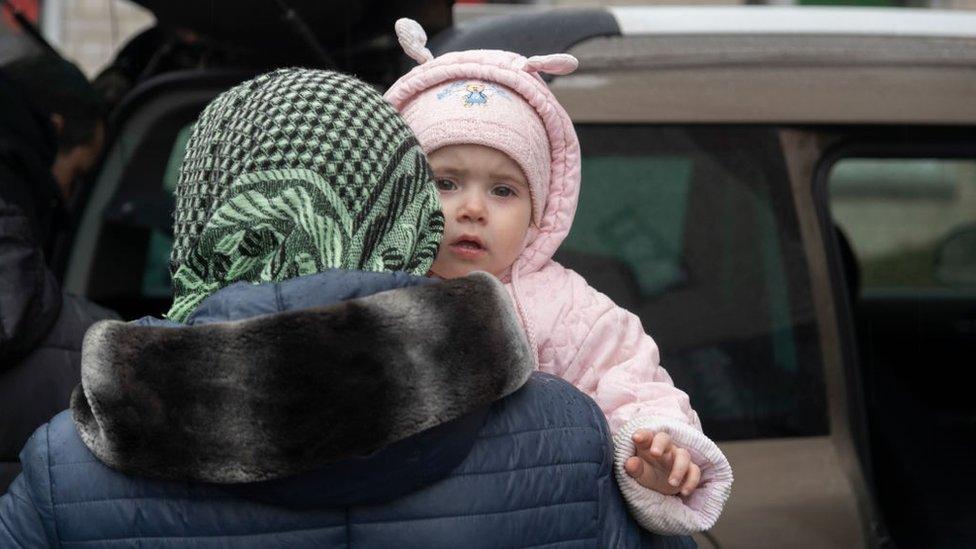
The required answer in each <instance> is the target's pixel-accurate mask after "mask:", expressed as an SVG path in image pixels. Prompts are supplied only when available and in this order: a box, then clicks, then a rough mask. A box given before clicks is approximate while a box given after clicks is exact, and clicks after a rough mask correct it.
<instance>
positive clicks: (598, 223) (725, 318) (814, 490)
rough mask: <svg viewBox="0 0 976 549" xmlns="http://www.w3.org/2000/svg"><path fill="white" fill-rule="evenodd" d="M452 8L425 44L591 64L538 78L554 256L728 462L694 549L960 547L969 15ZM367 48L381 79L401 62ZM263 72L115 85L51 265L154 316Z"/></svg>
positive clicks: (975, 119) (968, 420)
mask: <svg viewBox="0 0 976 549" xmlns="http://www.w3.org/2000/svg"><path fill="white" fill-rule="evenodd" d="M513 9H514V8H513ZM461 13H463V12H461ZM457 19H458V21H460V22H459V23H458V24H456V25H453V26H450V27H447V28H445V29H444V30H443V31H442V32H440V33H438V34H437V35H436V36H433V37H432V39H431V42H430V44H429V46H430V48H431V49H432V50H433V51H434V53H435V55H436V54H439V53H443V52H445V51H452V50H462V49H471V48H501V49H510V50H514V51H518V52H520V53H523V54H525V55H534V54H547V53H555V52H568V53H571V54H573V55H575V56H576V57H577V58H578V59H579V60H580V69H579V70H577V71H576V72H575V73H573V74H570V75H565V76H559V77H555V78H553V79H551V81H550V85H551V87H552V89H553V91H554V93H555V94H556V96H557V97H558V99H559V100H560V101H561V102H562V103H563V105H564V106H565V107H566V109H567V111H568V112H569V113H570V115H571V116H572V118H573V120H574V121H575V123H576V127H577V131H578V133H579V136H580V141H581V145H582V152H583V188H582V192H581V198H580V203H579V207H578V210H577V216H576V222H575V225H574V227H573V230H572V232H571V234H570V235H569V237H568V238H567V240H566V242H565V244H564V246H563V248H562V249H561V250H560V252H559V254H558V256H557V259H559V260H560V261H562V262H563V263H564V264H565V265H567V266H568V267H570V268H573V269H575V270H577V271H578V272H580V273H581V274H582V275H583V276H584V277H586V278H587V279H588V280H589V281H590V283H591V284H592V285H593V286H594V287H596V288H597V289H599V290H601V291H603V292H604V293H606V294H607V295H609V296H610V297H611V298H613V299H614V300H615V301H616V302H617V303H618V304H620V305H622V306H624V307H626V308H627V309H629V310H630V311H632V312H633V313H635V314H637V315H638V316H639V317H640V318H641V320H642V321H643V324H644V326H645V328H646V330H647V331H648V333H650V334H651V335H652V336H653V337H654V338H655V340H656V341H657V343H658V344H659V346H660V348H661V356H662V364H663V365H664V366H665V367H666V368H667V369H668V371H669V372H670V374H671V376H672V377H673V378H674V381H675V383H676V384H677V385H678V386H679V387H681V388H682V389H684V390H686V391H687V392H688V393H689V395H690V396H691V400H692V404H693V406H694V407H695V408H696V409H697V410H698V412H699V414H700V417H701V419H702V424H703V427H704V429H705V432H706V433H708V434H709V435H710V436H711V437H712V438H713V439H715V440H716V441H718V442H719V445H720V447H721V448H722V449H723V451H724V452H725V453H726V455H727V456H728V457H729V459H730V461H731V462H732V465H733V469H734V472H735V479H736V480H735V484H734V486H733V494H732V497H731V498H730V500H729V502H728V504H727V506H726V509H725V512H724V514H723V516H722V517H721V519H720V520H719V522H718V523H717V524H716V525H715V527H714V528H712V529H711V530H710V531H709V532H707V533H704V534H702V535H699V536H698V537H697V539H698V541H699V543H700V544H701V545H702V546H704V547H710V546H711V547H723V548H729V547H782V546H790V547H793V548H805V547H811V548H812V547H817V548H820V547H859V546H860V547H864V546H867V547H882V546H884V547H890V546H898V547H916V546H926V547H940V546H942V547H956V546H967V545H968V546H971V545H974V544H976V532H974V531H973V529H972V528H970V527H969V526H968V524H967V521H968V520H969V519H970V518H971V517H973V516H976V504H974V503H973V502H972V498H969V497H968V495H969V494H970V493H971V492H972V489H973V488H976V475H974V474H973V473H972V472H970V471H971V466H972V465H973V457H974V456H976V436H974V435H976V405H974V404H973V403H974V399H973V398H971V397H970V396H969V394H970V390H969V387H968V384H967V383H966V382H965V375H966V374H965V372H966V371H967V370H968V367H969V366H971V365H972V363H973V359H972V357H973V356H976V278H974V271H976V264H974V261H976V259H974V256H976V253H974V251H973V250H974V242H976V232H974V231H976V229H974V227H976V101H973V97H976V14H974V13H962V12H943V11H938V10H915V9H899V10H893V9H874V8H872V9H868V8H840V7H836V8H813V7H772V6H725V7H608V8H597V9H556V10H540V9H538V8H537V7H531V8H525V9H519V10H518V11H517V12H515V13H508V14H503V15H497V16H493V17H485V18H474V19H472V18H465V17H460V16H459V17H458V18H457ZM310 27H311V28H315V22H314V21H312V22H311V23H310ZM194 30H195V31H197V32H201V33H205V32H206V29H203V30H201V29H199V28H198V29H194ZM378 40H379V41H378V42H375V43H381V44H385V45H386V46H384V47H387V48H389V47H392V46H391V42H390V40H391V37H390V36H386V38H384V39H378ZM384 40H385V42H384ZM384 51H387V50H384ZM375 59H383V60H384V61H378V62H376V63H379V64H376V65H371V66H370V68H369V70H368V73H369V74H371V75H374V77H373V78H371V81H372V82H373V83H375V84H377V86H379V87H384V86H386V85H388V84H389V83H390V81H391V80H390V75H395V74H397V73H399V72H402V71H404V70H406V68H407V67H408V66H409V65H408V64H407V63H406V61H405V60H401V59H396V58H394V57H389V56H388V55H386V54H384V55H382V56H379V57H376V58H374V61H375ZM384 63H385V64H384ZM401 63H402V64H401ZM349 66H350V65H349V64H346V65H345V67H346V68H347V70H349V69H348V68H349ZM254 69H255V67H248V68H247V69H245V70H241V69H240V68H234V67H232V66H229V65H228V66H221V65H219V64H218V65H215V66H211V67H210V68H208V69H206V70H192V71H161V72H159V73H157V74H153V75H152V76H150V77H148V78H144V79H143V80H144V81H142V82H141V83H140V84H139V85H138V86H136V87H135V88H132V89H131V90H128V91H127V92H126V93H125V97H124V99H122V100H121V102H120V103H119V105H118V106H117V107H116V108H115V110H114V112H113V118H112V132H111V133H112V138H111V139H110V143H109V145H108V152H107V154H106V157H105V162H104V164H103V165H102V167H101V169H100V170H99V172H98V174H97V175H96V176H95V177H94V179H93V181H92V184H91V190H90V193H88V194H87V195H86V198H85V200H83V202H82V204H83V208H82V209H81V214H80V218H79V224H78V228H77V232H76V234H77V238H76V239H75V241H74V245H73V246H72V247H71V249H70V254H69V255H68V256H66V257H65V263H66V273H65V278H64V285H65V288H66V289H67V290H68V291H71V292H74V293H78V294H80V295H84V296H87V297H89V298H91V299H93V300H95V301H97V302H99V303H102V304H104V305H107V306H109V307H112V308H114V309H116V310H119V311H120V312H121V313H122V314H123V315H124V316H126V317H127V318H136V317H138V316H142V315H145V314H156V315H158V314H161V313H162V312H164V311H165V310H166V308H167V306H168V305H169V300H170V295H171V294H170V288H169V278H168V277H169V271H168V253H169V247H170V244H171V236H170V232H171V211H172V208H173V203H174V202H173V196H172V192H173V189H174V185H175V182H176V181H175V174H176V171H177V168H178V166H179V163H180V160H181V159H182V154H183V147H184V144H185V141H186V139H187V137H188V134H189V131H190V127H191V124H192V122H193V120H194V119H195V118H196V116H197V115H198V113H199V112H200V110H201V109H202V107H203V106H204V105H205V104H206V103H207V102H208V101H209V100H210V99H211V98H213V97H214V96H215V95H216V94H217V93H219V92H220V91H222V90H223V89H226V88H227V87H229V86H231V85H233V84H235V83H237V82H240V81H242V80H244V79H246V78H248V77H250V76H252V75H253V74H254V72H255V70H254Z"/></svg>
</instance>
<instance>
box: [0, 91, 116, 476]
mask: <svg viewBox="0 0 976 549" xmlns="http://www.w3.org/2000/svg"><path fill="white" fill-rule="evenodd" d="M56 154H57V142H56V139H55V133H54V130H53V129H52V127H51V124H50V122H49V121H48V119H47V115H46V114H45V113H44V112H42V111H40V110H38V109H37V108H36V107H34V106H33V105H32V104H31V103H30V102H29V101H28V100H27V98H26V97H25V95H24V93H23V92H22V91H21V90H20V89H19V88H18V87H17V86H16V85H14V84H13V83H12V82H11V81H10V80H8V79H7V78H6V77H4V75H3V74H2V73H0V493H3V491H4V490H5V489H6V486H7V484H8V483H9V482H10V480H12V479H13V476H14V475H16V473H17V471H18V470H19V465H18V464H17V453H18V452H19V451H20V449H21V448H22V447H23V445H24V443H25V442H26V441H27V438H28V437H29V436H30V434H31V433H32V432H33V431H34V429H36V428H37V427H38V426H40V425H41V424H43V423H44V422H45V421H48V420H49V419H51V417H53V416H54V415H55V414H57V413H58V412H60V411H61V410H64V409H65V408H66V407H67V405H68V398H69V396H70V395H71V390H72V389H73V388H74V386H75V385H77V384H78V382H79V381H80V374H79V365H80V352H81V343H82V338H83V337H84V334H85V330H87V328H88V326H90V325H91V324H92V323H93V322H95V321H96V320H99V319H102V318H112V317H113V316H114V315H112V313H110V312H109V311H107V310H105V309H102V308H100V307H97V306H95V305H93V304H91V303H89V302H87V301H84V300H81V299H78V298H75V297H70V296H63V295H62V293H61V289H60V287H59V285H58V282H57V280H56V279H55V276H54V275H53V274H52V273H51V271H50V269H49V268H48V265H47V263H46V257H47V254H48V252H50V250H51V248H52V247H53V246H54V243H55V241H56V240H57V238H58V235H59V233H60V232H61V230H62V227H61V223H62V222H63V220H64V208H63V202H62V199H61V195H60V191H59V188H58V185H57V183H56V182H55V180H54V178H53V176H52V175H51V164H52V162H53V161H54V158H55V155H56Z"/></svg>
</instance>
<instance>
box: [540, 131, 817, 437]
mask: <svg viewBox="0 0 976 549" xmlns="http://www.w3.org/2000/svg"><path fill="white" fill-rule="evenodd" d="M578 131H579V134H580V139H581V142H582V147H583V154H584V159H583V187H582V192H581V196H580V203H579V207H578V209H577V214H576V221H575V223H574V226H573V229H572V231H571V233H570V235H569V237H568V238H567V240H566V242H565V244H564V245H563V248H562V249H561V250H560V252H559V253H558V254H557V259H558V260H560V261H561V262H562V263H563V264H565V265H566V266H567V267H569V268H572V269H574V270H576V271H577V272H579V273H580V274H581V275H583V276H584V277H585V278H587V280H588V281H589V282H590V284H591V285H593V286H594V287H595V288H597V289H598V290H600V291H602V292H604V293H606V294H607V295H608V296H610V297H611V298H612V299H614V301H616V302H617V303H618V304H619V305H621V306H623V307H625V308H627V309H629V310H630V311H631V312H633V313H634V314H636V315H637V316H639V317H640V319H641V321H642V323H643V325H644V328H645V330H646V331H647V332H648V333H649V334H650V335H651V336H652V337H653V338H654V339H655V341H656V342H657V343H658V345H659V347H660V349H661V357H662V364H663V365H664V366H665V368H666V369H667V370H668V372H669V373H670V374H671V376H672V378H673V379H674V381H675V384H676V385H677V386H678V387H680V388H681V389H683V390H685V391H686V392H687V393H688V394H689V395H690V396H691V401H692V405H693V406H694V407H695V409H696V410H697V411H698V413H699V415H700V417H701V419H702V423H703V426H704V428H705V430H706V432H708V433H709V435H711V436H712V437H713V438H715V439H718V440H733V439H745V438H771V437H793V436H810V435H820V434H824V433H826V432H827V419H826V418H827V415H826V410H825V393H824V383H823V367H822V363H821V353H820V349H819V342H818V339H817V332H816V327H815V323H814V315H813V306H812V302H811V294H810V285H809V281H808V278H807V269H806V258H805V255H804V252H803V247H802V245H801V241H800V237H799V230H798V227H797V221H796V218H795V216H794V210H793V199H792V196H791V194H790V188H789V182H788V178H787V174H786V169H785V166H784V164H783V161H782V154H781V151H780V147H779V142H778V139H777V135H776V132H775V130H773V129H762V128H758V129H757V128H745V127H743V128H729V127H724V128H708V127H699V128H667V127H653V126H636V125H580V126H579V127H578Z"/></svg>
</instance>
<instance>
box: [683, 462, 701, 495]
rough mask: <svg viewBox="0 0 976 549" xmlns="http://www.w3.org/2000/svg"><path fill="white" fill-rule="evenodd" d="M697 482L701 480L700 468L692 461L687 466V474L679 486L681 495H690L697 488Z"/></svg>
mask: <svg viewBox="0 0 976 549" xmlns="http://www.w3.org/2000/svg"><path fill="white" fill-rule="evenodd" d="M699 482H701V468H700V467H698V466H697V465H695V464H694V463H692V464H691V466H689V467H688V476H687V477H686V478H685V483H684V485H682V486H681V495H682V496H689V495H691V493H692V492H694V491H695V489H696V488H698V483H699Z"/></svg>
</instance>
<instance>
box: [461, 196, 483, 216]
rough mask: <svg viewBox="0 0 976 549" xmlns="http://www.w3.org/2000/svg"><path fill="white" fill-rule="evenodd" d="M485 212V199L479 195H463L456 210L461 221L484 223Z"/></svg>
mask: <svg viewBox="0 0 976 549" xmlns="http://www.w3.org/2000/svg"><path fill="white" fill-rule="evenodd" d="M486 213H487V210H486V208H485V199H484V197H483V196H481V194H480V193H473V192H472V193H465V195H464V196H463V197H462V198H461V205H460V208H458V217H459V218H461V219H462V220H469V221H484V219H485V214H486Z"/></svg>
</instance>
